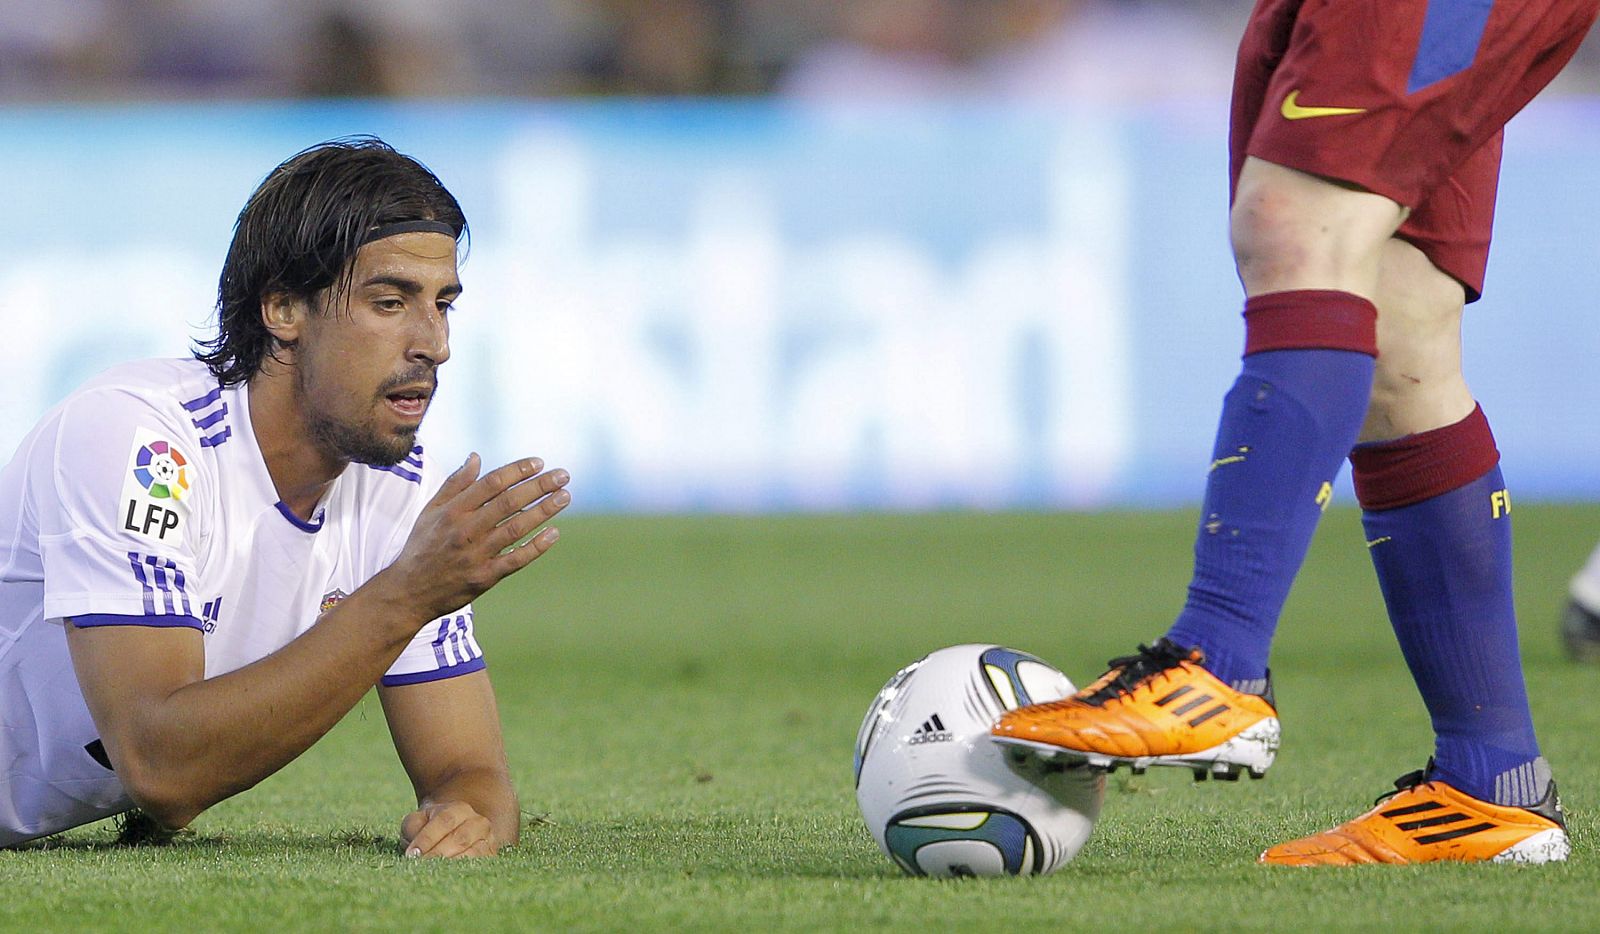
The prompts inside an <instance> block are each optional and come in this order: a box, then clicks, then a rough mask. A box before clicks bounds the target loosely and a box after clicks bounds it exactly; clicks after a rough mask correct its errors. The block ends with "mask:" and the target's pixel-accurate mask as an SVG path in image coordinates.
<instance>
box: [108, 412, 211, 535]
mask: <svg viewBox="0 0 1600 934" xmlns="http://www.w3.org/2000/svg"><path fill="white" fill-rule="evenodd" d="M197 480H198V478H197V477H195V476H194V467H193V466H191V465H190V463H189V458H188V457H186V456H184V453H183V451H181V450H179V448H178V445H177V444H176V443H174V442H173V441H172V439H171V437H170V436H169V435H167V434H166V433H165V432H159V431H152V430H151V429H149V428H143V427H140V428H135V429H134V432H133V444H132V446H131V447H130V449H129V451H128V472H127V473H125V474H123V480H122V506H121V509H120V510H119V512H118V516H119V517H120V518H121V519H122V530H123V531H125V532H132V533H133V534H135V535H139V536H142V537H144V538H147V539H149V540H151V541H153V542H159V543H162V544H170V543H172V542H175V541H177V540H178V539H180V538H182V536H183V524H184V522H185V521H187V519H188V517H189V499H190V494H191V493H192V492H193V486H194V484H195V483H196V482H197Z"/></svg>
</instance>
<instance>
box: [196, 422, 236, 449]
mask: <svg viewBox="0 0 1600 934" xmlns="http://www.w3.org/2000/svg"><path fill="white" fill-rule="evenodd" d="M231 434H233V426H232V425H228V426H226V427H224V428H223V429H222V430H221V431H219V432H217V433H216V434H214V435H211V436H209V437H205V438H201V439H200V446H201V447H203V448H214V447H216V446H218V445H220V444H221V443H222V442H224V441H226V440H228V436H229V435H231Z"/></svg>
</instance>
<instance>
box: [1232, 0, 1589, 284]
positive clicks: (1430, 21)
mask: <svg viewBox="0 0 1600 934" xmlns="http://www.w3.org/2000/svg"><path fill="white" fill-rule="evenodd" d="M1597 12H1600V0H1258V2H1257V3H1256V8H1255V10H1254V12H1253V13H1252V14H1251V17H1250V23H1249V25H1248V26H1247V27H1246V28H1245V34H1244V39H1243V41H1242V42H1241V43H1240V46H1239V63H1238V68H1237V70H1236V71H1235V73H1234V84H1233V118H1232V126H1231V132H1230V135H1229V149H1230V157H1231V158H1230V161H1231V171H1232V178H1233V186H1234V188H1235V189H1236V188H1237V187H1238V184H1239V170H1240V168H1241V167H1242V166H1243V165H1244V159H1245V156H1247V155H1250V156H1256V157H1257V158H1261V159H1265V160H1267V161H1269V162H1275V163H1277V164H1279V165H1286V166H1289V167H1290V168H1295V169H1299V170H1301V171H1303V172H1310V173H1312V174H1315V175H1321V176H1325V177H1328V178H1334V179H1339V180H1341V181H1345V182H1350V183H1352V184H1354V185H1358V186H1360V187H1362V188H1365V189H1367V190H1368V191H1373V192H1376V193H1378V194H1380V195H1383V196H1385V197H1387V198H1390V199H1392V200H1394V201H1397V202H1399V203H1400V204H1403V205H1406V206H1407V207H1410V208H1411V209H1412V211H1411V215H1410V216H1409V217H1408V218H1407V219H1406V221H1405V223H1404V224H1403V225H1401V227H1400V230H1399V232H1398V236H1400V237H1402V238H1404V239H1406V240H1408V241H1410V242H1411V243H1413V244H1415V245H1416V246H1417V247H1418V248H1419V249H1421V250H1422V252H1423V253H1425V254H1426V255H1427V256H1428V258H1429V259H1430V260H1431V261H1432V262H1433V264H1434V265H1435V266H1438V267H1439V268H1440V269H1442V270H1444V271H1445V272H1447V273H1449V274H1450V275H1451V276H1454V277H1455V278H1457V279H1459V280H1461V282H1462V284H1463V285H1465V286H1466V287H1467V291H1468V294H1467V298H1468V300H1469V301H1471V300H1474V299H1476V298H1477V297H1478V294H1479V293H1480V292H1481V291H1482V289H1483V273H1484V268H1485V266H1486V265H1487V263H1488V260H1489V235H1490V230H1491V227H1492V226H1493V222H1494V198H1495V187H1496V184H1497V183H1498V181H1499V177H1500V144H1501V133H1502V130H1503V128H1504V127H1505V124H1506V121H1507V120H1510V119H1511V117H1512V115H1514V114H1515V113H1516V112H1517V111H1519V110H1521V109H1522V108H1523V106H1524V105H1526V104H1527V103H1528V101H1530V100H1532V99H1533V96H1534V95H1535V94H1537V93H1539V91H1540V89H1542V88H1543V87H1544V86H1545V85H1546V84H1549V83H1550V81H1551V79H1552V78H1554V77H1555V76H1556V73H1557V72H1559V71H1560V70H1561V68H1562V66H1563V65H1565V64H1566V63H1567V60H1568V59H1570V58H1571V57H1572V53H1573V52H1574V51H1576V50H1577V48H1578V44H1579V43H1580V42H1581V41H1583V37H1584V35H1585V34H1586V33H1587V31H1588V29H1589V26H1590V25H1591V24H1592V23H1593V22H1594V20H1595V16H1596V14H1597Z"/></svg>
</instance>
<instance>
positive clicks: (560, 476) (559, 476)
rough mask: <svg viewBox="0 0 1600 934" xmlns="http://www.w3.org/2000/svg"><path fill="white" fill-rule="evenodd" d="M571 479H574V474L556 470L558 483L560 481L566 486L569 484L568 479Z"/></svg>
mask: <svg viewBox="0 0 1600 934" xmlns="http://www.w3.org/2000/svg"><path fill="white" fill-rule="evenodd" d="M571 479H572V475H571V474H569V473H567V472H566V471H565V470H558V471H556V483H559V484H560V485H562V486H566V485H567V481H568V480H571Z"/></svg>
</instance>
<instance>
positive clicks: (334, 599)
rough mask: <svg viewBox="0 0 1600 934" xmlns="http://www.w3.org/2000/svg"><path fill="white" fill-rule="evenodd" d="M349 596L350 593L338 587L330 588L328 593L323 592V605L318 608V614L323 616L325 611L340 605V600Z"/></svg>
mask: <svg viewBox="0 0 1600 934" xmlns="http://www.w3.org/2000/svg"><path fill="white" fill-rule="evenodd" d="M348 596H350V595H349V594H347V593H345V592H344V591H342V590H338V589H334V590H330V591H328V592H327V593H325V594H323V595H322V605H321V606H320V607H318V608H317V615H318V616H321V615H322V614H323V613H326V612H328V611H329V610H331V609H333V608H334V607H336V606H338V605H339V603H340V601H342V600H344V598H345V597H348Z"/></svg>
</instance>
